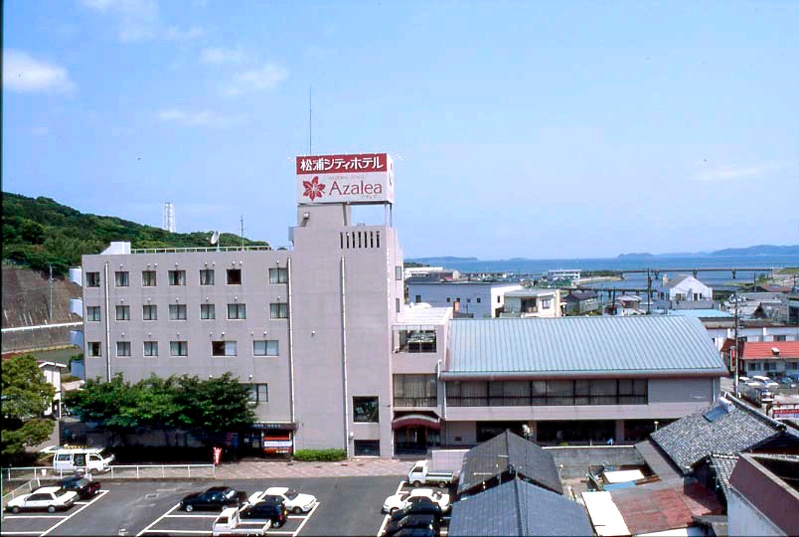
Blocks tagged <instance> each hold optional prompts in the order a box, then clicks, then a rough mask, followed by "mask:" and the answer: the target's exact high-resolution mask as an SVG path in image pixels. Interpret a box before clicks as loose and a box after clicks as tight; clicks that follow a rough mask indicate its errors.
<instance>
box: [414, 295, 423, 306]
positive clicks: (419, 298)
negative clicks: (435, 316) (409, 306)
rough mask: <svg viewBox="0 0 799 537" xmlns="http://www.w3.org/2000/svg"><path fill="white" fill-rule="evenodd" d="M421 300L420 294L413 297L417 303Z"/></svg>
mask: <svg viewBox="0 0 799 537" xmlns="http://www.w3.org/2000/svg"><path fill="white" fill-rule="evenodd" d="M421 301H422V295H416V296H415V297H414V302H416V303H417V304H418V303H420V302H421Z"/></svg>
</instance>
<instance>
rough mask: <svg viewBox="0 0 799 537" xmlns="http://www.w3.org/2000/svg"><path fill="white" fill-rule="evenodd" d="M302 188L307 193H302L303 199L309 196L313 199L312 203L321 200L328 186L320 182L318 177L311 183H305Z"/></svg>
mask: <svg viewBox="0 0 799 537" xmlns="http://www.w3.org/2000/svg"><path fill="white" fill-rule="evenodd" d="M302 186H303V187H304V188H305V192H303V193H302V195H303V197H305V196H307V197H309V198H311V201H313V200H315V199H316V198H321V197H322V196H323V195H324V193H325V186H326V185H325V184H324V183H320V182H319V176H318V175H317V176H316V177H314V178H313V179H312V180H311V181H303V182H302Z"/></svg>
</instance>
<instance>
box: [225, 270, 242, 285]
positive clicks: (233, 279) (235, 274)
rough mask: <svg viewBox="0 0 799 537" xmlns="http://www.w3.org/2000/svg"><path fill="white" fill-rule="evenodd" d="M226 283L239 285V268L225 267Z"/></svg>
mask: <svg viewBox="0 0 799 537" xmlns="http://www.w3.org/2000/svg"><path fill="white" fill-rule="evenodd" d="M227 284H228V285H241V269H237V268H230V269H227Z"/></svg>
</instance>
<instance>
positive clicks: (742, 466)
mask: <svg viewBox="0 0 799 537" xmlns="http://www.w3.org/2000/svg"><path fill="white" fill-rule="evenodd" d="M798 475H799V456H797V455H796V454H795V453H794V454H793V455H769V454H743V455H741V457H740V458H739V459H738V462H737V464H736V465H735V469H734V470H733V472H732V475H731V476H730V483H729V501H728V505H727V518H728V534H729V535H763V536H778V535H779V536H784V535H799V490H797V485H796V476H798Z"/></svg>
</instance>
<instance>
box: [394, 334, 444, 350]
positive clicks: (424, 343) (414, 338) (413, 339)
mask: <svg viewBox="0 0 799 537" xmlns="http://www.w3.org/2000/svg"><path fill="white" fill-rule="evenodd" d="M399 348H400V350H401V351H403V352H436V331H435V330H400V332H399Z"/></svg>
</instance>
